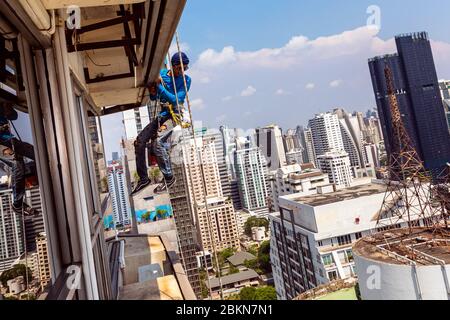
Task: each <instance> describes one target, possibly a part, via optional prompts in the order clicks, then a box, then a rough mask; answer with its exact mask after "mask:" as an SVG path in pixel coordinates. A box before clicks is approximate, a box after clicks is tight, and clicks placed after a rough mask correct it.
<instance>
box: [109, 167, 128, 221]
mask: <svg viewBox="0 0 450 320" xmlns="http://www.w3.org/2000/svg"><path fill="white" fill-rule="evenodd" d="M108 188H109V194H110V196H111V203H112V209H113V218H114V224H115V227H116V228H120V227H124V226H128V225H130V224H131V207H130V203H129V197H128V188H127V184H126V180H125V173H124V169H123V167H122V164H121V163H119V162H113V163H112V164H111V165H110V166H109V167H108Z"/></svg>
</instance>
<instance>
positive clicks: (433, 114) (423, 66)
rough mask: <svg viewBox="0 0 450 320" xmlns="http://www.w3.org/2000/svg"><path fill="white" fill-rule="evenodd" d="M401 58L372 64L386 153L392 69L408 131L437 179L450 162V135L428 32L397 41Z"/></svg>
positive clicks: (378, 59)
mask: <svg viewBox="0 0 450 320" xmlns="http://www.w3.org/2000/svg"><path fill="white" fill-rule="evenodd" d="M395 40H396V44H397V50H398V53H397V54H390V55H385V56H380V57H375V58H373V59H370V60H369V69H370V74H371V76H372V84H373V89H374V93H375V99H376V101H377V107H378V113H379V116H380V121H381V126H382V129H383V134H384V139H385V144H386V150H387V152H388V154H390V152H391V151H392V150H391V146H392V133H391V132H392V122H391V113H390V105H389V98H388V96H387V88H386V80H385V75H384V69H385V67H386V65H387V66H389V67H390V69H391V71H392V74H393V78H394V87H395V90H396V91H397V99H398V103H399V108H400V112H401V113H402V116H403V121H404V124H405V127H406V130H407V131H408V133H409V136H410V138H411V140H412V143H413V144H414V147H415V148H416V149H417V152H418V153H419V155H420V157H421V158H422V160H423V161H424V163H425V168H426V169H427V170H430V171H432V172H433V174H434V175H436V174H438V173H439V172H440V170H442V168H443V166H445V164H446V163H447V162H450V134H449V131H448V127H447V124H446V118H445V114H444V107H443V105H442V99H441V95H440V89H439V83H438V78H437V74H436V68H435V65H434V60H433V53H432V51H431V45H430V41H429V39H428V34H427V33H426V32H420V33H413V34H407V35H400V36H397V37H396V38H395Z"/></svg>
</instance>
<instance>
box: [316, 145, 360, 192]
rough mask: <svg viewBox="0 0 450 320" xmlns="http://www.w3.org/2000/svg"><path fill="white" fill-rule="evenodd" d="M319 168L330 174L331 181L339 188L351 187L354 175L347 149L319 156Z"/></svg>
mask: <svg viewBox="0 0 450 320" xmlns="http://www.w3.org/2000/svg"><path fill="white" fill-rule="evenodd" d="M317 161H318V162H319V168H320V169H321V170H322V171H323V172H324V173H327V174H328V177H329V179H330V182H331V183H333V184H334V185H336V187H337V188H343V187H350V186H351V184H352V182H353V175H352V170H351V165H350V158H349V157H348V154H347V153H346V152H345V151H333V152H327V153H325V154H323V155H321V156H319V157H317Z"/></svg>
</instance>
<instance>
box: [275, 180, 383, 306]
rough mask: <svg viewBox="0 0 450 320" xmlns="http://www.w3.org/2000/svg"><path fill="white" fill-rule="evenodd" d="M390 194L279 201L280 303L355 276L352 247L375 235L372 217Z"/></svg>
mask: <svg viewBox="0 0 450 320" xmlns="http://www.w3.org/2000/svg"><path fill="white" fill-rule="evenodd" d="M323 191H325V190H323ZM328 191H331V190H328ZM385 191H386V186H385V185H384V184H378V183H371V184H367V185H360V186H356V187H352V188H349V189H344V190H340V191H337V192H332V191H331V192H330V193H328V192H324V193H322V192H321V193H318V194H315V195H309V196H296V195H289V196H282V197H280V212H279V213H272V214H270V216H269V220H270V223H271V228H270V229H271V245H270V249H271V254H270V258H271V262H272V271H273V277H274V282H275V288H276V291H277V295H278V299H280V300H286V299H287V300H290V299H293V298H295V297H296V296H298V295H299V294H301V293H303V292H305V291H307V290H309V289H312V288H315V287H317V286H319V285H322V284H327V283H329V282H330V281H334V280H338V279H346V278H349V277H352V276H354V275H355V264H354V259H353V253H352V244H353V243H355V242H356V241H357V240H358V239H360V238H362V237H364V236H366V235H368V234H370V233H371V231H372V230H374V229H376V219H375V220H374V219H373V217H374V216H376V215H377V214H378V211H379V210H380V207H381V204H382V202H383V198H384V194H385Z"/></svg>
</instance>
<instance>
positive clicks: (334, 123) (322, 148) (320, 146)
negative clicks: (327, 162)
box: [308, 113, 344, 158]
mask: <svg viewBox="0 0 450 320" xmlns="http://www.w3.org/2000/svg"><path fill="white" fill-rule="evenodd" d="M308 126H309V128H310V129H311V134H312V140H313V145H314V152H315V156H316V158H318V157H319V156H321V155H324V154H325V153H327V152H329V151H333V150H344V142H343V140H342V134H341V127H340V125H339V118H338V116H337V115H336V114H333V113H321V114H318V115H316V116H315V117H314V119H311V120H309V125H308Z"/></svg>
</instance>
